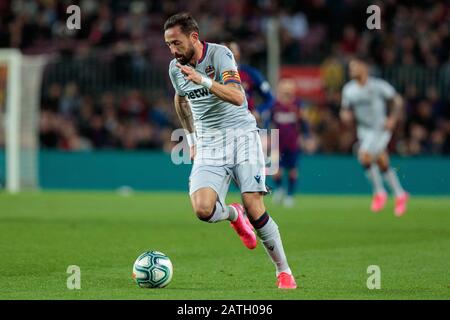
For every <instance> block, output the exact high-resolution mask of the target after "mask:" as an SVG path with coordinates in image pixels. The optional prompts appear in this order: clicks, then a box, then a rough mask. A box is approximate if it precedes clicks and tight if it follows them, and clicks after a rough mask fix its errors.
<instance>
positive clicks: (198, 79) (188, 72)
mask: <svg viewBox="0 0 450 320" xmlns="http://www.w3.org/2000/svg"><path fill="white" fill-rule="evenodd" d="M176 66H177V68H179V69H180V70H181V72H182V73H183V74H184V75H185V77H184V79H186V80H188V81H192V82H194V83H195V84H201V83H202V75H201V74H200V73H198V72H197V71H195V70H194V68H192V67H190V66H183V65H181V64H180V63H177V64H176Z"/></svg>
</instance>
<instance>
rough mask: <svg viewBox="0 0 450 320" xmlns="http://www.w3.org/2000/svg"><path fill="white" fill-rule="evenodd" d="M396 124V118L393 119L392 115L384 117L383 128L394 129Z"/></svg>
mask: <svg viewBox="0 0 450 320" xmlns="http://www.w3.org/2000/svg"><path fill="white" fill-rule="evenodd" d="M396 124H397V119H395V118H393V117H389V118H387V119H386V122H385V123H384V128H385V129H386V130H389V131H394V129H395V125H396Z"/></svg>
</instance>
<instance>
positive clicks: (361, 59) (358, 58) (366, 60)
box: [350, 53, 372, 66]
mask: <svg viewBox="0 0 450 320" xmlns="http://www.w3.org/2000/svg"><path fill="white" fill-rule="evenodd" d="M351 60H356V61H358V62H362V63H363V64H365V65H367V66H369V65H370V64H371V62H372V60H371V58H370V57H369V56H368V55H367V54H365V53H356V54H354V55H352V56H351V58H350V61H351Z"/></svg>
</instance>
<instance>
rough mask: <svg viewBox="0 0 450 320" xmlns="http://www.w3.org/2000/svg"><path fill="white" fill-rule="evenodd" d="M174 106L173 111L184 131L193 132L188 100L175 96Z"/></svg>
mask: <svg viewBox="0 0 450 320" xmlns="http://www.w3.org/2000/svg"><path fill="white" fill-rule="evenodd" d="M174 104H175V110H176V112H177V115H178V118H179V119H180V122H181V125H182V126H183V128H184V129H186V130H187V131H188V132H189V133H192V132H194V120H193V118H192V112H191V107H190V105H189V100H188V99H187V98H186V97H183V96H179V95H177V94H175V97H174Z"/></svg>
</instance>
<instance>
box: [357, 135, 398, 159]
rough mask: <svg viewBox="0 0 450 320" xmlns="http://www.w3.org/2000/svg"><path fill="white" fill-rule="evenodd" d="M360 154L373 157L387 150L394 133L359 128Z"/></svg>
mask: <svg viewBox="0 0 450 320" xmlns="http://www.w3.org/2000/svg"><path fill="white" fill-rule="evenodd" d="M357 135H358V140H359V152H366V153H368V154H370V155H371V156H373V157H376V156H378V155H379V154H380V153H382V152H383V151H385V150H386V148H387V145H388V144H389V141H390V140H391V137H392V132H390V131H387V130H376V129H370V128H358V129H357Z"/></svg>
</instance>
